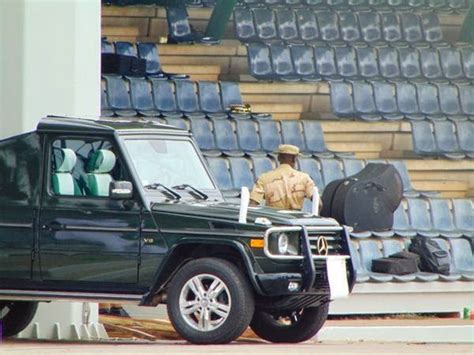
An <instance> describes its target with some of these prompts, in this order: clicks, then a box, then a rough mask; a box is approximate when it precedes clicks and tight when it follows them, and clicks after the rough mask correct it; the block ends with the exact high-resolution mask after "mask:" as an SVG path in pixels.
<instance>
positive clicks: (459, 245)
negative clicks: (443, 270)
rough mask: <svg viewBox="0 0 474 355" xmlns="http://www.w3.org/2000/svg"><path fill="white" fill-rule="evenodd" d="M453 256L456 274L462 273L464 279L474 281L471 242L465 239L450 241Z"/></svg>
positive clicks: (473, 259)
mask: <svg viewBox="0 0 474 355" xmlns="http://www.w3.org/2000/svg"><path fill="white" fill-rule="evenodd" d="M449 244H450V245H451V253H452V256H453V266H454V267H455V270H453V271H454V272H457V273H460V274H461V275H462V279H464V280H466V281H474V256H473V252H472V248H471V245H470V243H469V241H468V240H467V239H465V238H452V239H449Z"/></svg>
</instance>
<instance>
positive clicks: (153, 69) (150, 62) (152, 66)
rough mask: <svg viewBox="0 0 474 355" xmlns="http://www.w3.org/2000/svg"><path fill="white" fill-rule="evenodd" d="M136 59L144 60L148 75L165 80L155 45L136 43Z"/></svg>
mask: <svg viewBox="0 0 474 355" xmlns="http://www.w3.org/2000/svg"><path fill="white" fill-rule="evenodd" d="M137 51H138V57H139V58H141V59H145V60H146V73H147V74H148V75H153V76H158V77H162V78H166V75H165V74H164V73H163V72H162V70H161V63H160V56H159V55H158V50H157V48H156V44H155V43H137Z"/></svg>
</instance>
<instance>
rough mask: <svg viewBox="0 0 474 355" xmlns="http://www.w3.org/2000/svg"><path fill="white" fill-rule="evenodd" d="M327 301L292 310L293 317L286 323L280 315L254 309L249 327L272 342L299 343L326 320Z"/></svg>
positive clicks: (319, 327) (306, 338)
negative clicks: (319, 304)
mask: <svg viewBox="0 0 474 355" xmlns="http://www.w3.org/2000/svg"><path fill="white" fill-rule="evenodd" d="M328 311H329V303H326V304H323V305H321V306H319V307H310V308H305V309H303V310H301V311H299V312H293V316H294V317H292V316H291V315H288V317H283V318H290V319H291V318H293V320H289V321H287V322H286V323H283V322H282V321H281V317H275V316H273V315H271V314H269V313H267V312H264V311H260V310H256V311H255V314H254V316H253V319H252V322H251V323H250V328H252V330H253V331H254V332H255V334H257V335H258V336H259V337H260V338H262V339H264V340H267V341H270V342H272V343H299V342H302V341H306V340H309V339H311V338H312V337H314V336H315V335H316V334H317V333H318V331H319V330H320V329H321V328H322V326H323V325H324V322H326V319H327V317H328Z"/></svg>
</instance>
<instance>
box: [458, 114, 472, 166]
mask: <svg viewBox="0 0 474 355" xmlns="http://www.w3.org/2000/svg"><path fill="white" fill-rule="evenodd" d="M456 133H457V136H458V142H459V148H461V151H462V152H464V154H466V155H467V156H468V157H470V158H474V139H473V137H474V122H472V121H471V122H469V121H457V122H456Z"/></svg>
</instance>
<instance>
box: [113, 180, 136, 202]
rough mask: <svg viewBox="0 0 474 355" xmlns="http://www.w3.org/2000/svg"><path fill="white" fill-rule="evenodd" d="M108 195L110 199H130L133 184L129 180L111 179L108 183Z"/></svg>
mask: <svg viewBox="0 0 474 355" xmlns="http://www.w3.org/2000/svg"><path fill="white" fill-rule="evenodd" d="M109 197H110V198H111V199H112V200H130V199H131V198H132V197H133V185H132V183H131V182H129V181H112V182H111V183H110V185H109Z"/></svg>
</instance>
